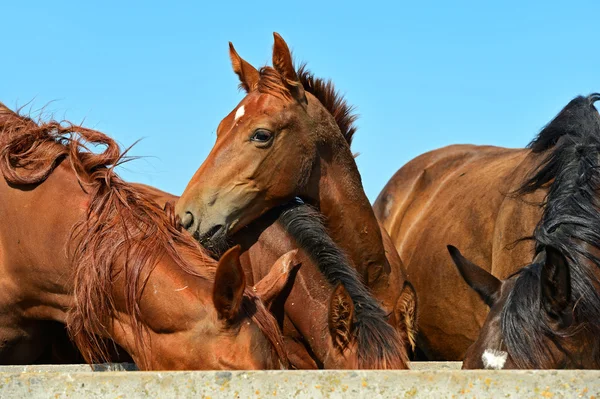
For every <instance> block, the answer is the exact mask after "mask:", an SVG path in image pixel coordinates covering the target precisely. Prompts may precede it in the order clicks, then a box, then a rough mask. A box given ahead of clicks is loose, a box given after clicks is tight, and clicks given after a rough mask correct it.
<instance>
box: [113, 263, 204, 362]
mask: <svg viewBox="0 0 600 399" xmlns="http://www.w3.org/2000/svg"><path fill="white" fill-rule="evenodd" d="M121 266H122V265H117V267H119V268H120V267H121ZM126 284H127V282H125V281H123V279H119V280H118V281H116V283H115V284H114V285H113V286H112V293H113V295H114V298H115V304H116V307H117V313H116V314H115V315H114V318H113V319H112V323H111V325H112V328H111V329H110V336H109V337H108V338H111V339H113V340H114V341H115V342H116V343H117V344H119V345H120V346H122V347H123V348H124V349H125V350H126V351H127V352H128V353H129V354H130V355H131V356H132V358H133V359H134V361H135V363H136V364H137V365H138V366H139V367H140V368H141V369H153V370H160V369H170V370H176V369H198V368H204V367H202V363H201V361H202V360H201V359H202V356H201V355H198V356H190V353H189V351H193V350H194V349H197V348H201V344H202V342H201V339H202V338H201V337H202V334H197V332H198V331H199V329H201V326H200V323H201V322H200V321H201V320H206V314H205V313H206V310H205V307H204V306H203V303H206V302H207V301H206V299H203V298H200V297H199V293H202V292H211V291H210V290H211V289H212V287H211V286H210V284H209V282H208V281H205V280H204V279H202V278H199V277H195V276H192V275H189V274H187V273H185V272H184V271H183V270H181V268H180V267H179V266H178V265H177V264H176V263H175V261H173V260H172V259H170V258H169V257H168V256H164V257H162V258H161V259H160V261H159V262H158V263H157V264H156V266H155V267H154V268H153V269H152V272H151V273H150V275H149V277H148V280H147V283H146V284H145V288H144V291H143V294H142V296H141V298H140V299H139V302H138V303H139V306H140V309H141V316H142V320H140V322H141V323H142V324H141V326H142V328H143V338H144V339H143V343H141V341H140V340H139V337H140V336H139V330H138V329H137V328H136V326H135V325H134V324H133V322H132V319H131V317H130V315H129V312H128V311H127V310H126V306H125V295H126V292H127V287H126V286H125V285H126ZM140 343H141V344H140Z"/></svg>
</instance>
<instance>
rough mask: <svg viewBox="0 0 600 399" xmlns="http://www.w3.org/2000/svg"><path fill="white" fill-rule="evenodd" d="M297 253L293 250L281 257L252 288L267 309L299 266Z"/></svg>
mask: <svg viewBox="0 0 600 399" xmlns="http://www.w3.org/2000/svg"><path fill="white" fill-rule="evenodd" d="M297 253H298V250H297V249H294V250H292V251H289V252H287V253H285V254H284V255H282V256H281V257H280V258H279V259H277V261H276V262H275V264H273V267H271V270H270V271H269V273H268V274H267V275H266V276H265V277H264V278H263V279H262V280H260V281H259V282H258V283H257V284H256V285H255V286H254V289H255V291H256V294H257V295H258V297H259V298H260V299H261V300H262V301H263V303H264V304H265V306H267V307H268V306H270V305H271V304H272V303H273V301H275V299H276V298H277V297H278V296H279V294H280V293H281V291H283V289H284V288H285V286H286V285H287V283H288V282H289V281H290V279H291V278H290V276H291V275H292V274H293V273H294V272H295V271H296V270H297V268H298V267H299V266H300V263H298V262H296V254H297Z"/></svg>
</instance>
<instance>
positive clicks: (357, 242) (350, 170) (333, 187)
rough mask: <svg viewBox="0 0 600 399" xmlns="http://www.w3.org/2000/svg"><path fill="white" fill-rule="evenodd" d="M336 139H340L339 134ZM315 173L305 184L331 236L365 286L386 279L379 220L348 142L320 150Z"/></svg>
mask: <svg viewBox="0 0 600 399" xmlns="http://www.w3.org/2000/svg"><path fill="white" fill-rule="evenodd" d="M338 135H339V136H340V137H339V138H338V140H343V138H342V137H341V134H339V133H338ZM320 153H321V157H320V159H319V162H317V166H316V168H317V169H318V171H317V173H314V174H313V176H315V177H314V178H313V179H312V181H311V182H310V183H309V184H310V185H311V186H312V188H309V190H308V191H309V194H308V196H309V198H310V199H311V201H313V203H314V205H316V206H317V208H318V209H319V210H320V212H321V213H322V214H323V215H324V216H325V218H326V225H327V228H328V231H329V234H330V236H331V238H333V240H334V241H335V242H336V243H337V244H338V245H339V246H340V247H341V248H342V249H344V251H345V252H346V253H347V254H348V256H349V258H350V261H351V262H352V263H353V264H354V266H355V268H356V269H357V270H358V272H359V273H360V274H361V276H362V277H363V278H364V281H365V282H367V284H368V285H372V284H374V283H375V282H377V281H378V280H379V279H383V280H388V277H389V273H390V271H391V270H390V265H389V263H388V260H387V258H386V256H385V250H384V244H383V240H382V236H381V230H380V226H379V222H378V221H377V218H376V217H375V213H374V212H373V208H372V207H371V204H370V203H369V199H368V198H367V196H366V194H365V192H364V189H363V186H362V181H361V177H360V173H359V172H358V168H357V166H356V163H355V161H354V158H353V156H352V153H351V152H350V148H349V147H348V145H347V144H346V143H345V142H343V143H339V144H338V145H337V148H333V149H331V148H327V149H325V150H323V151H320Z"/></svg>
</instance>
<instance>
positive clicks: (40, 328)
mask: <svg viewBox="0 0 600 399" xmlns="http://www.w3.org/2000/svg"><path fill="white" fill-rule="evenodd" d="M87 145H100V146H104V147H105V149H104V151H103V152H101V153H98V154H97V153H93V152H90V151H89V150H87V149H86V146H87ZM122 160H123V156H122V154H121V153H120V151H119V148H118V146H117V145H116V143H115V142H114V141H113V140H111V139H110V138H109V137H107V136H105V135H104V134H102V133H100V132H97V131H94V130H90V129H86V128H83V127H79V126H73V125H70V124H67V123H58V122H55V121H50V122H47V123H40V124H38V123H35V122H34V121H32V120H31V119H29V118H26V117H22V116H19V115H18V114H16V113H14V112H12V111H10V110H9V109H8V108H6V107H5V106H4V105H2V104H0V171H1V172H2V175H3V176H4V179H2V181H1V182H0V196H1V198H2V204H1V205H0V216H1V217H2V222H3V223H2V225H1V226H0V246H1V247H0V253H1V254H2V262H0V267H1V268H2V273H1V276H2V278H1V279H0V284H1V286H2V292H3V294H2V297H1V298H0V320H1V321H2V323H1V325H2V327H1V328H0V339H1V342H2V346H1V347H0V362H1V363H5V364H6V363H30V362H35V361H36V360H38V359H39V357H40V356H41V354H42V353H43V352H44V351H45V350H46V346H47V345H49V344H52V342H48V341H49V340H50V339H51V338H52V337H49V336H48V334H49V331H52V330H48V329H47V328H48V326H49V325H51V324H50V323H55V322H59V323H62V324H66V326H67V328H68V330H69V332H70V334H71V336H72V338H73V339H74V341H75V343H76V344H77V347H78V349H79V350H80V351H81V353H82V355H83V356H84V358H85V360H86V361H88V362H94V361H103V360H106V359H107V357H108V348H107V347H106V344H105V343H106V341H105V340H104V338H106V339H112V340H113V341H114V342H115V343H116V344H118V345H119V346H120V347H122V348H124V349H125V350H126V351H127V352H128V353H129V354H130V355H131V356H132V358H133V359H134V361H135V362H136V363H137V364H138V366H139V367H140V368H141V369H220V368H227V369H230V368H239V369H250V368H260V369H262V368H280V366H281V365H283V366H286V365H287V363H288V362H287V358H286V354H285V351H284V348H283V340H282V336H281V333H280V331H279V329H278V327H277V322H276V320H275V319H274V317H273V316H272V315H271V314H270V313H269V312H268V311H267V309H266V307H265V304H263V301H262V300H261V298H263V299H264V300H265V301H266V302H267V303H268V302H270V301H271V300H272V299H274V297H275V294H277V291H279V290H282V289H283V288H284V286H285V284H286V282H287V280H288V276H289V274H290V271H291V266H292V265H291V263H292V261H293V259H292V256H291V254H288V255H287V256H286V257H284V258H282V259H281V260H280V261H279V263H278V265H276V267H274V268H273V269H272V270H273V273H272V274H271V275H269V276H267V277H265V279H264V280H263V281H261V282H260V283H258V284H256V285H255V286H254V289H250V287H248V286H247V284H246V282H245V275H244V272H243V269H242V268H241V265H240V262H239V247H236V248H233V249H231V250H230V251H228V252H227V253H226V254H225V255H224V256H223V257H222V259H221V261H220V262H219V264H218V265H217V263H216V262H215V261H214V260H212V259H211V258H210V257H209V256H208V255H207V254H206V253H205V252H204V251H203V250H202V248H201V247H199V246H198V244H197V243H196V242H195V241H194V240H193V239H192V237H191V236H189V235H188V234H187V233H185V232H181V231H179V229H178V228H177V227H176V223H175V217H174V213H173V211H172V209H171V210H170V213H169V214H168V215H165V213H164V211H163V210H162V209H160V208H159V207H158V206H157V205H156V203H155V202H154V201H152V200H150V199H149V198H148V197H147V196H145V195H144V194H143V193H141V192H140V191H138V190H136V189H135V188H134V187H133V186H131V185H129V184H126V183H125V182H123V181H122V180H121V179H120V178H119V177H118V176H117V175H116V174H115V173H114V171H113V167H114V166H115V165H117V164H118V163H119V162H121V161H122Z"/></svg>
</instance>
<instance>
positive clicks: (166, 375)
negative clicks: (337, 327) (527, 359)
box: [0, 370, 600, 399]
mask: <svg viewBox="0 0 600 399" xmlns="http://www.w3.org/2000/svg"><path fill="white" fill-rule="evenodd" d="M0 397H11V398H13V397H14V398H28V399H33V398H49V397H52V398H69V397H82V398H119V397H122V398H137V397H160V398H187V397H194V398H207V397H210V398H221V397H222V398H244V399H245V398H276V397H280V398H339V397H348V398H368V399H376V398H462V397H464V398H500V397H502V398H593V397H600V370H599V371H574V370H561V371H509V370H506V371H483V370H482V371H459V370H434V371H432V370H412V371H335V370H325V371H257V372H222V371H221V372H137V371H133V372H115V371H108V372H102V373H94V372H89V371H88V372H70V371H65V372H31V371H28V372H22V373H15V372H12V373H11V372H3V373H1V374H0Z"/></svg>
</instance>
